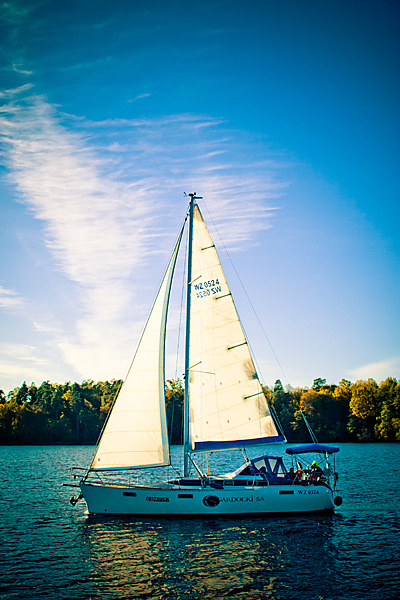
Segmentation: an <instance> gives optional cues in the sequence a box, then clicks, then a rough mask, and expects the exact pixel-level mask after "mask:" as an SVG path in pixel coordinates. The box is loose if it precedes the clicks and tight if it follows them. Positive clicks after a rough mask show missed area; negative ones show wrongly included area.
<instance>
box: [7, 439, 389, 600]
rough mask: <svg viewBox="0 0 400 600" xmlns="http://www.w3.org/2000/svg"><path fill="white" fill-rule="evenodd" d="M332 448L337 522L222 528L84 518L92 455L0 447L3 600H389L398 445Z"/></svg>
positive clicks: (196, 522) (235, 523)
mask: <svg viewBox="0 0 400 600" xmlns="http://www.w3.org/2000/svg"><path fill="white" fill-rule="evenodd" d="M339 445H340V447H341V452H340V453H339V454H338V455H337V456H338V459H337V465H338V466H339V472H340V474H341V479H340V495H341V496H342V497H343V505H342V506H341V507H340V509H339V510H338V511H337V512H336V514H335V515H332V516H308V517H282V518H276V517H274V518H271V517H270V518H267V517H258V518H251V519H225V520H210V519H187V520H184V519H149V518H136V519H135V518H132V517H123V518H121V517H110V516H109V517H95V516H88V515H86V514H85V509H86V505H85V504H84V502H83V501H80V502H78V504H77V505H76V507H75V508H73V507H72V506H71V505H70V503H69V498H70V496H72V495H73V493H74V490H73V489H72V488H67V487H62V485H61V484H62V483H63V482H67V481H69V470H70V468H71V467H72V466H86V465H87V464H88V463H89V461H90V458H91V457H92V455H93V450H94V448H93V447H66V446H63V447H48V446H47V447H44V446H43V447H42V446H40V447H0V484H1V485H0V494H1V495H0V518H1V521H0V567H1V570H0V598H1V599H2V600H22V599H25V598H29V599H31V600H34V599H36V598H49V599H54V600H58V599H65V600H74V599H82V600H89V599H95V598H101V599H109V598H110V599H111V598H113V599H114V598H115V599H125V598H132V599H135V600H136V599H141V598H151V599H152V600H153V599H171V600H172V599H176V600H180V599H191V600H197V599H198V600H200V599H207V600H208V599H209V600H214V599H217V598H232V599H243V600H244V599H246V600H256V599H257V600H261V599H265V598H271V599H274V600H280V599H302V600H314V599H315V600H331V599H339V598H340V599H342V598H343V599H348V598H357V599H360V600H362V599H379V600H385V599H395V598H396V599H397V598H399V596H400V558H399V557H400V535H399V534H400V492H399V489H400V488H399V481H400V445H395V444H339ZM268 451H269V452H270V453H277V448H276V447H274V448H273V450H272V451H271V448H269V449H268ZM174 452H177V449H174ZM260 454H262V450H261V451H260V449H259V450H258V451H257V455H260ZM255 455H256V454H254V453H253V454H252V456H255ZM218 460H222V459H218ZM239 464H240V461H239V462H238V461H235V463H234V464H231V465H229V464H227V465H226V466H228V467H229V468H230V469H232V468H235V467H237V466H239ZM227 470H229V469H227Z"/></svg>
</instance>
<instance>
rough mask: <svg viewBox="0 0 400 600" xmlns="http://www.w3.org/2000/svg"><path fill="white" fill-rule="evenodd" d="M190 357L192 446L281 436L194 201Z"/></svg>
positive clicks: (202, 447) (210, 446)
mask: <svg viewBox="0 0 400 600" xmlns="http://www.w3.org/2000/svg"><path fill="white" fill-rule="evenodd" d="M189 362H190V368H189V374H190V376H189V404H190V436H191V447H192V450H208V449H210V450H211V449H219V448H220V449H223V448H237V447H241V446H252V445H256V444H265V443H268V442H275V441H283V439H284V438H283V436H281V435H279V434H278V432H277V429H276V426H275V423H274V421H273V419H272V417H271V414H270V411H269V407H268V404H267V401H266V399H265V396H264V393H263V390H262V387H261V384H260V382H259V379H258V376H257V373H256V369H255V367H254V363H253V360H252V357H251V354H250V350H249V347H248V344H247V340H246V338H245V335H244V332H243V328H242V326H241V323H240V320H239V317H238V314H237V311H236V308H235V305H234V302H233V299H232V296H231V293H230V289H229V287H228V284H227V282H226V279H225V276H224V273H223V270H222V267H221V263H220V260H219V257H218V254H217V251H216V249H215V246H214V243H213V241H212V239H211V236H210V234H209V232H208V230H207V227H206V225H205V223H204V220H203V217H202V215H201V212H200V210H199V208H198V206H197V205H196V206H195V208H194V223H193V246H192V281H191V318H190V361H189Z"/></svg>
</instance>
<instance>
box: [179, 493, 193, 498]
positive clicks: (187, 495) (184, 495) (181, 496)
mask: <svg viewBox="0 0 400 600" xmlns="http://www.w3.org/2000/svg"><path fill="white" fill-rule="evenodd" d="M178 498H193V494H178Z"/></svg>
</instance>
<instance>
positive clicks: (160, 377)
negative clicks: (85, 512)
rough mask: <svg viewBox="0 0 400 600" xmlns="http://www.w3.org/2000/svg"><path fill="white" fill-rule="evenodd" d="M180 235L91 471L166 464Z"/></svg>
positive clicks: (167, 459) (167, 458) (168, 460)
mask: <svg viewBox="0 0 400 600" xmlns="http://www.w3.org/2000/svg"><path fill="white" fill-rule="evenodd" d="M182 232H183V228H182V231H181V233H180V235H179V238H178V241H177V243H176V245H175V248H174V252H173V254H172V256H171V259H170V261H169V264H168V267H167V270H166V272H165V275H164V278H163V280H162V283H161V286H160V289H159V291H158V294H157V297H156V300H155V302H154V304H153V308H152V310H151V312H150V315H149V318H148V320H147V323H146V326H145V328H144V330H143V333H142V337H141V339H140V341H139V344H138V347H137V350H136V353H135V356H134V358H133V361H132V363H131V366H130V368H129V371H128V374H127V376H126V379H125V381H124V383H123V385H122V387H121V389H120V391H119V394H118V396H117V399H116V401H115V404H114V406H113V409H112V411H111V413H110V415H109V419H108V421H107V424H106V426H105V428H104V431H103V433H102V436H101V439H100V443H99V446H98V448H97V452H96V455H95V457H94V459H93V463H92V466H91V469H92V470H102V471H105V470H123V469H129V468H133V467H155V466H164V465H168V464H169V463H170V456H169V443H168V430H167V418H166V407H165V367H164V363H165V329H166V319H167V310H168V303H169V296H170V291H171V282H172V275H173V272H174V268H175V263H176V257H177V253H178V249H179V245H180V242H181V239H182Z"/></svg>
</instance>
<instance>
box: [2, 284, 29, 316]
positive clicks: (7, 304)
mask: <svg viewBox="0 0 400 600" xmlns="http://www.w3.org/2000/svg"><path fill="white" fill-rule="evenodd" d="M24 306H25V302H24V300H23V298H21V296H20V295H19V294H18V293H17V292H14V291H13V290H8V289H7V288H4V287H2V286H1V285H0V308H2V309H5V310H8V311H11V312H16V311H18V312H19V311H20V310H21V309H23V308H24Z"/></svg>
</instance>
